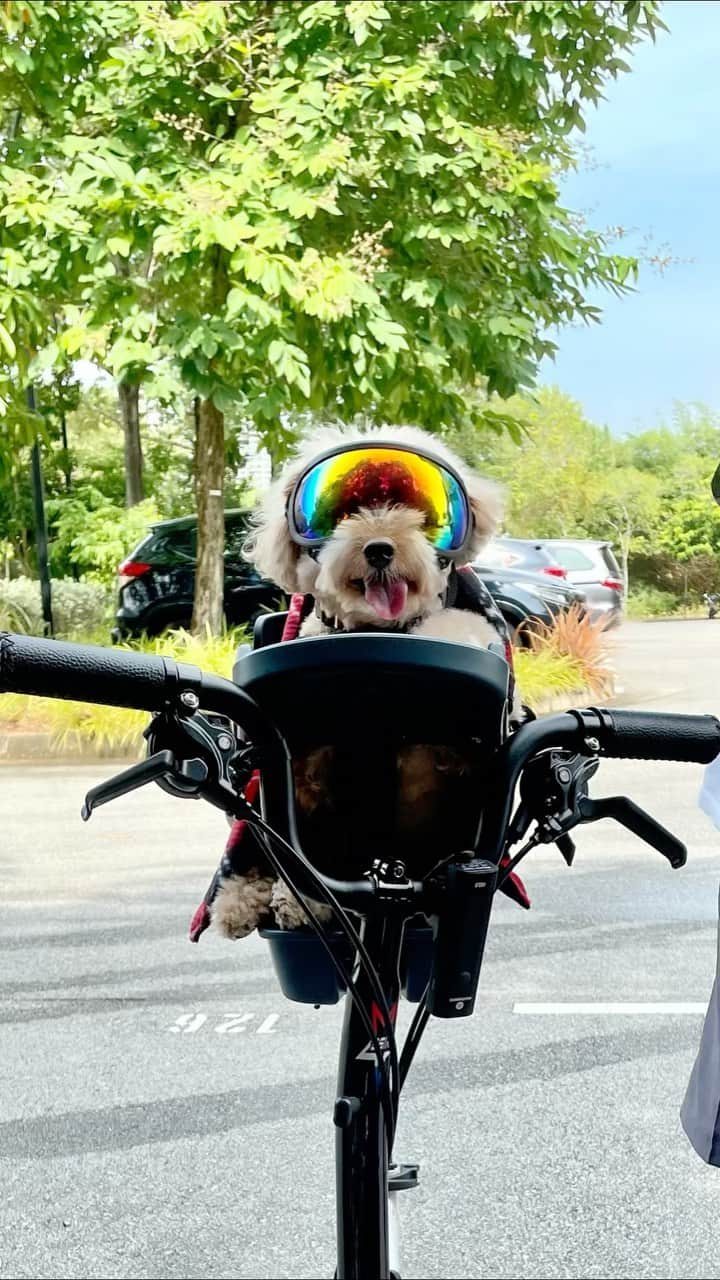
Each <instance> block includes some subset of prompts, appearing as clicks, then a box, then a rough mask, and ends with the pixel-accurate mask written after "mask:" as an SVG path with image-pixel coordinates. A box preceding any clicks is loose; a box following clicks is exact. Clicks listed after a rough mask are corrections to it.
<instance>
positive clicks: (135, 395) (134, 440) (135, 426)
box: [118, 382, 145, 507]
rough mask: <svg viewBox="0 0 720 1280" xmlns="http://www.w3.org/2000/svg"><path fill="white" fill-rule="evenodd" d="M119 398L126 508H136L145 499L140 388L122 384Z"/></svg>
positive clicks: (126, 383)
mask: <svg viewBox="0 0 720 1280" xmlns="http://www.w3.org/2000/svg"><path fill="white" fill-rule="evenodd" d="M118 397H119V399H120V416H121V418H122V424H123V433H124V435H125V506H126V507H134V506H136V504H137V503H138V502H142V500H143V498H144V497H145V490H144V488H143V456H142V447H141V444H140V388H139V387H138V386H133V385H132V384H131V383H129V382H121V383H120V384H119V386H118Z"/></svg>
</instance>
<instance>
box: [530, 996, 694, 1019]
mask: <svg viewBox="0 0 720 1280" xmlns="http://www.w3.org/2000/svg"><path fill="white" fill-rule="evenodd" d="M706 1010H707V1004H706V1003H703V1002H702V1001H698V1000H576V1001H557V1000H549V1001H534V1000H516V1002H515V1004H514V1005H513V1013H520V1014H526V1015H529V1016H531V1017H532V1016H534V1015H544V1014H545V1015H547V1014H550V1015H555V1014H572V1015H575V1016H577V1015H580V1016H583V1015H586V1014H600V1015H606V1014H639V1013H645V1014H647V1013H659V1014H663V1013H705V1011H706Z"/></svg>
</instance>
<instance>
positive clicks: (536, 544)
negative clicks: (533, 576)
mask: <svg viewBox="0 0 720 1280" xmlns="http://www.w3.org/2000/svg"><path fill="white" fill-rule="evenodd" d="M482 563H483V564H486V565H489V566H490V567H491V568H493V569H522V570H524V571H525V572H528V573H541V574H544V575H545V576H546V577H548V578H565V577H567V570H566V569H565V568H564V567H563V566H562V564H561V563H560V561H559V560H558V559H557V557H556V556H555V555H554V554H553V552H552V551H551V550H549V544H548V543H546V542H544V541H541V540H540V539H531V538H506V537H500V538H494V539H493V541H492V542H490V543H488V545H487V546H486V547H484V548H483V552H482Z"/></svg>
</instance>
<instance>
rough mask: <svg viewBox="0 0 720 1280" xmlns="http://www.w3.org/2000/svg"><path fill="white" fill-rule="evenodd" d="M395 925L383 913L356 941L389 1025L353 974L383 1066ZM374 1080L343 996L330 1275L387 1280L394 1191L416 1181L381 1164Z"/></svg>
mask: <svg viewBox="0 0 720 1280" xmlns="http://www.w3.org/2000/svg"><path fill="white" fill-rule="evenodd" d="M403 929H404V919H403V917H402V916H400V915H398V914H397V913H396V912H388V913H387V915H385V916H384V918H377V919H370V920H367V921H366V922H365V926H364V930H363V942H364V943H365V947H366V949H367V951H368V952H369V954H370V956H371V958H372V961H373V963H374V965H375V968H376V970H377V973H378V977H379V978H380V983H381V986H382V989H383V991H384V993H385V998H386V1000H387V1005H388V1008H389V1011H390V1019H391V1023H392V1027H388V1026H387V1022H386V1019H385V1016H384V1014H383V1012H382V1010H381V1009H380V1008H379V1007H378V1004H377V1001H376V1000H375V998H374V995H373V991H372V988H371V986H370V983H369V981H368V978H367V975H366V974H365V972H364V970H363V969H360V971H359V973H358V975H357V992H358V999H359V1001H360V1002H361V1003H362V1005H363V1006H364V1007H365V1008H366V1009H368V1010H370V1016H371V1019H372V1025H373V1030H374V1031H375V1035H376V1037H377V1039H378V1041H379V1045H380V1051H381V1053H382V1054H383V1057H384V1058H385V1061H386V1063H387V1062H388V1061H389V1051H388V1049H387V1045H388V1038H389V1032H390V1031H391V1030H392V1029H393V1028H394V1024H395V1019H396V1015H397V1006H398V999H399V995H400V979H399V974H398V969H399V963H400V949H401V946H402V935H403ZM381 1083H382V1074H381V1070H380V1067H379V1064H378V1062H377V1057H376V1054H375V1050H374V1049H373V1045H372V1041H371V1040H370V1039H369V1038H368V1033H367V1030H366V1029H365V1026H364V1025H363V1022H362V1020H361V1018H360V1016H359V1014H358V1012H357V1009H356V1006H355V1002H354V1001H353V1000H351V999H350V998H349V997H348V1000H347V1005H346V1008H345V1020H344V1024H343V1035H342V1044H341V1049H340V1068H339V1072H338V1098H337V1101H336V1103H335V1113H334V1120H335V1125H336V1139H335V1163H336V1178H337V1184H336V1185H337V1252H338V1266H337V1276H338V1280H370V1277H372V1280H376V1278H377V1280H389V1277H390V1276H391V1275H393V1274H397V1275H399V1270H398V1267H399V1260H398V1259H397V1257H396V1256H395V1255H396V1252H397V1247H396V1246H397V1242H398V1234H397V1230H396V1227H397V1205H396V1197H397V1194H398V1193H399V1191H400V1190H402V1189H404V1188H405V1187H406V1186H410V1185H413V1184H414V1182H417V1166H392V1167H391V1168H390V1170H389V1169H388V1159H389V1155H388V1135H387V1127H386V1121H385V1114H384V1111H383V1107H382V1101H381ZM408 1178H409V1179H410V1181H408ZM390 1222H392V1226H390Z"/></svg>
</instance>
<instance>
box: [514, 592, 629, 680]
mask: <svg viewBox="0 0 720 1280" xmlns="http://www.w3.org/2000/svg"><path fill="white" fill-rule="evenodd" d="M528 635H529V637H530V653H531V654H533V655H534V656H535V657H536V658H537V657H540V656H542V657H544V658H546V659H547V658H548V657H550V656H552V657H554V658H557V659H565V660H566V661H567V662H570V663H573V664H574V666H575V669H576V671H577V673H578V675H579V678H580V683H579V685H578V686H577V687H579V688H586V689H589V690H590V692H591V693H592V694H593V695H596V696H600V697H604V696H606V695H607V694H609V693H610V692H611V691H612V685H613V674H612V668H611V666H610V660H609V654H608V645H607V635H606V627H605V622H604V620H603V619H600V620H598V621H595V620H593V619H592V618H591V617H590V616H589V615H588V614H585V613H583V611H582V610H581V609H579V608H578V607H577V606H575V605H573V607H572V608H571V609H569V610H568V611H567V612H566V613H560V614H558V616H557V617H556V618H555V620H554V622H553V623H552V625H551V626H546V625H545V624H544V623H535V624H534V625H533V626H532V627H530V628H528ZM548 670H549V668H548ZM558 692H559V690H558Z"/></svg>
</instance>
